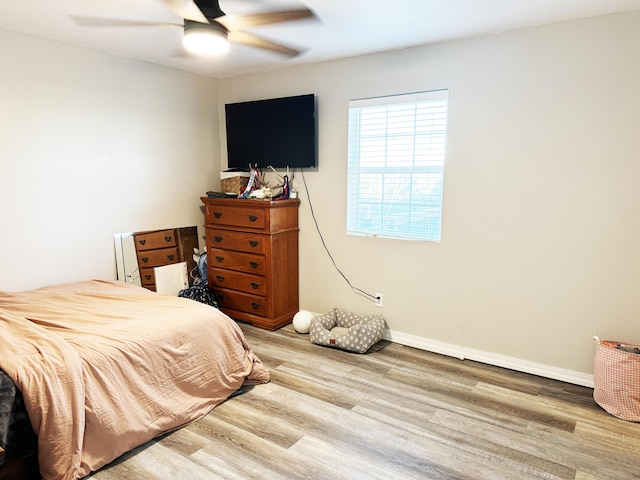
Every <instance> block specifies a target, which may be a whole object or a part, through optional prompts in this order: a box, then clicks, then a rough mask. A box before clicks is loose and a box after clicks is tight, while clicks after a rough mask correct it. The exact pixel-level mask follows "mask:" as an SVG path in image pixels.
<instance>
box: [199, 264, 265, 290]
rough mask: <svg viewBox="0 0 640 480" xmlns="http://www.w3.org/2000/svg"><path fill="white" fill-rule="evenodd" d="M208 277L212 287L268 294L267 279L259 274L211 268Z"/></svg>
mask: <svg viewBox="0 0 640 480" xmlns="http://www.w3.org/2000/svg"><path fill="white" fill-rule="evenodd" d="M207 278H208V283H209V285H210V286H211V288H229V289H231V290H238V291H240V292H247V293H251V294H254V295H266V291H267V279H266V278H264V277H261V276H259V275H250V274H248V273H242V272H234V271H232V270H223V269H221V268H210V269H209V272H208V277H207Z"/></svg>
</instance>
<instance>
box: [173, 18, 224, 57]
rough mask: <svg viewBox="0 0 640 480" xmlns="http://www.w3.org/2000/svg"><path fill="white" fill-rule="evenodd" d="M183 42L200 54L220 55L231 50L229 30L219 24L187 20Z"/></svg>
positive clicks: (185, 45)
mask: <svg viewBox="0 0 640 480" xmlns="http://www.w3.org/2000/svg"><path fill="white" fill-rule="evenodd" d="M182 44H183V45H184V48H186V49H187V50H188V51H189V52H191V53H195V54H198V55H220V54H223V53H225V52H227V51H228V50H229V39H228V37H227V31H226V29H224V27H222V26H220V25H217V24H207V23H198V22H186V23H185V26H184V37H183V39H182Z"/></svg>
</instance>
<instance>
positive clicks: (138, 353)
mask: <svg viewBox="0 0 640 480" xmlns="http://www.w3.org/2000/svg"><path fill="white" fill-rule="evenodd" d="M0 338H1V341H0V368H2V369H3V370H4V371H5V372H6V373H7V374H8V375H9V376H10V377H11V378H12V379H13V381H14V382H15V383H16V385H17V386H18V387H19V388H20V390H21V391H22V394H23V396H24V398H25V403H26V406H27V411H28V413H29V417H30V419H31V424H32V425H33V428H34V430H35V432H36V434H37V435H38V458H39V462H40V472H41V474H42V476H43V478H44V479H45V480H57V479H64V480H72V479H77V478H81V477H83V476H85V475H87V474H89V473H90V472H91V471H94V470H96V469H98V468H100V467H101V466H103V465H105V464H107V463H109V462H111V461H112V460H114V459H115V458H117V457H118V456H120V455H121V454H122V453H124V452H126V451H128V450H130V449H132V448H133V447H135V446H138V445H140V444H142V443H144V442H146V441H148V440H150V439H152V438H153V437H155V436H157V435H159V434H161V433H163V432H166V431H168V430H171V429H173V428H176V427H179V426H181V425H184V424H185V423H188V422H190V421H193V420H195V419H197V418H199V417H201V416H203V415H205V414H206V413H207V412H209V411H210V410H211V409H212V408H213V407H214V406H215V405H217V404H219V403H221V402H222V401H224V400H225V399H226V398H228V397H229V395H231V394H232V393H233V392H235V391H236V390H237V389H238V388H240V387H241V386H242V385H243V384H246V383H265V382H268V381H269V372H268V370H267V369H266V368H265V367H264V366H263V365H262V363H261V362H260V360H259V359H258V358H257V357H256V356H255V355H254V354H253V352H252V350H251V348H250V347H249V346H248V345H247V343H246V341H245V339H244V335H243V334H242V331H241V330H240V329H239V328H238V326H237V325H236V324H235V323H234V322H233V321H232V320H231V319H229V318H228V317H227V316H226V315H225V314H223V313H222V312H220V311H218V310H216V309H215V308H212V307H210V306H207V305H204V304H200V303H197V302H194V301H192V300H188V299H184V298H178V297H169V296H163V295H158V294H155V293H152V292H149V291H148V290H145V289H142V288H140V287H136V286H133V285H129V284H124V283H119V282H107V281H97V280H93V281H88V282H80V283H75V284H66V285H58V286H51V287H44V288H40V289H37V290H32V291H28V292H20V293H0Z"/></svg>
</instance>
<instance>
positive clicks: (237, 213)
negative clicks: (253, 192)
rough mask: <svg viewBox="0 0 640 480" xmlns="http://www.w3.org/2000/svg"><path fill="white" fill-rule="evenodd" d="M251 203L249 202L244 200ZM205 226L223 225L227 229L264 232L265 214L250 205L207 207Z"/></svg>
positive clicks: (249, 201) (263, 211)
mask: <svg viewBox="0 0 640 480" xmlns="http://www.w3.org/2000/svg"><path fill="white" fill-rule="evenodd" d="M245 201H246V202H248V203H251V200H245ZM205 218H206V221H207V225H225V226H228V227H237V228H250V229H256V230H264V229H265V227H266V226H267V223H268V222H267V220H268V219H267V213H266V212H265V210H264V209H261V208H252V207H251V205H247V206H246V207H244V206H234V207H227V206H224V205H207V206H206V215H205Z"/></svg>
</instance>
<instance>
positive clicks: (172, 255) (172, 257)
mask: <svg viewBox="0 0 640 480" xmlns="http://www.w3.org/2000/svg"><path fill="white" fill-rule="evenodd" d="M167 258H168V259H169V260H173V259H174V258H176V256H175V255H174V254H173V253H170V254H169V255H167Z"/></svg>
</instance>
